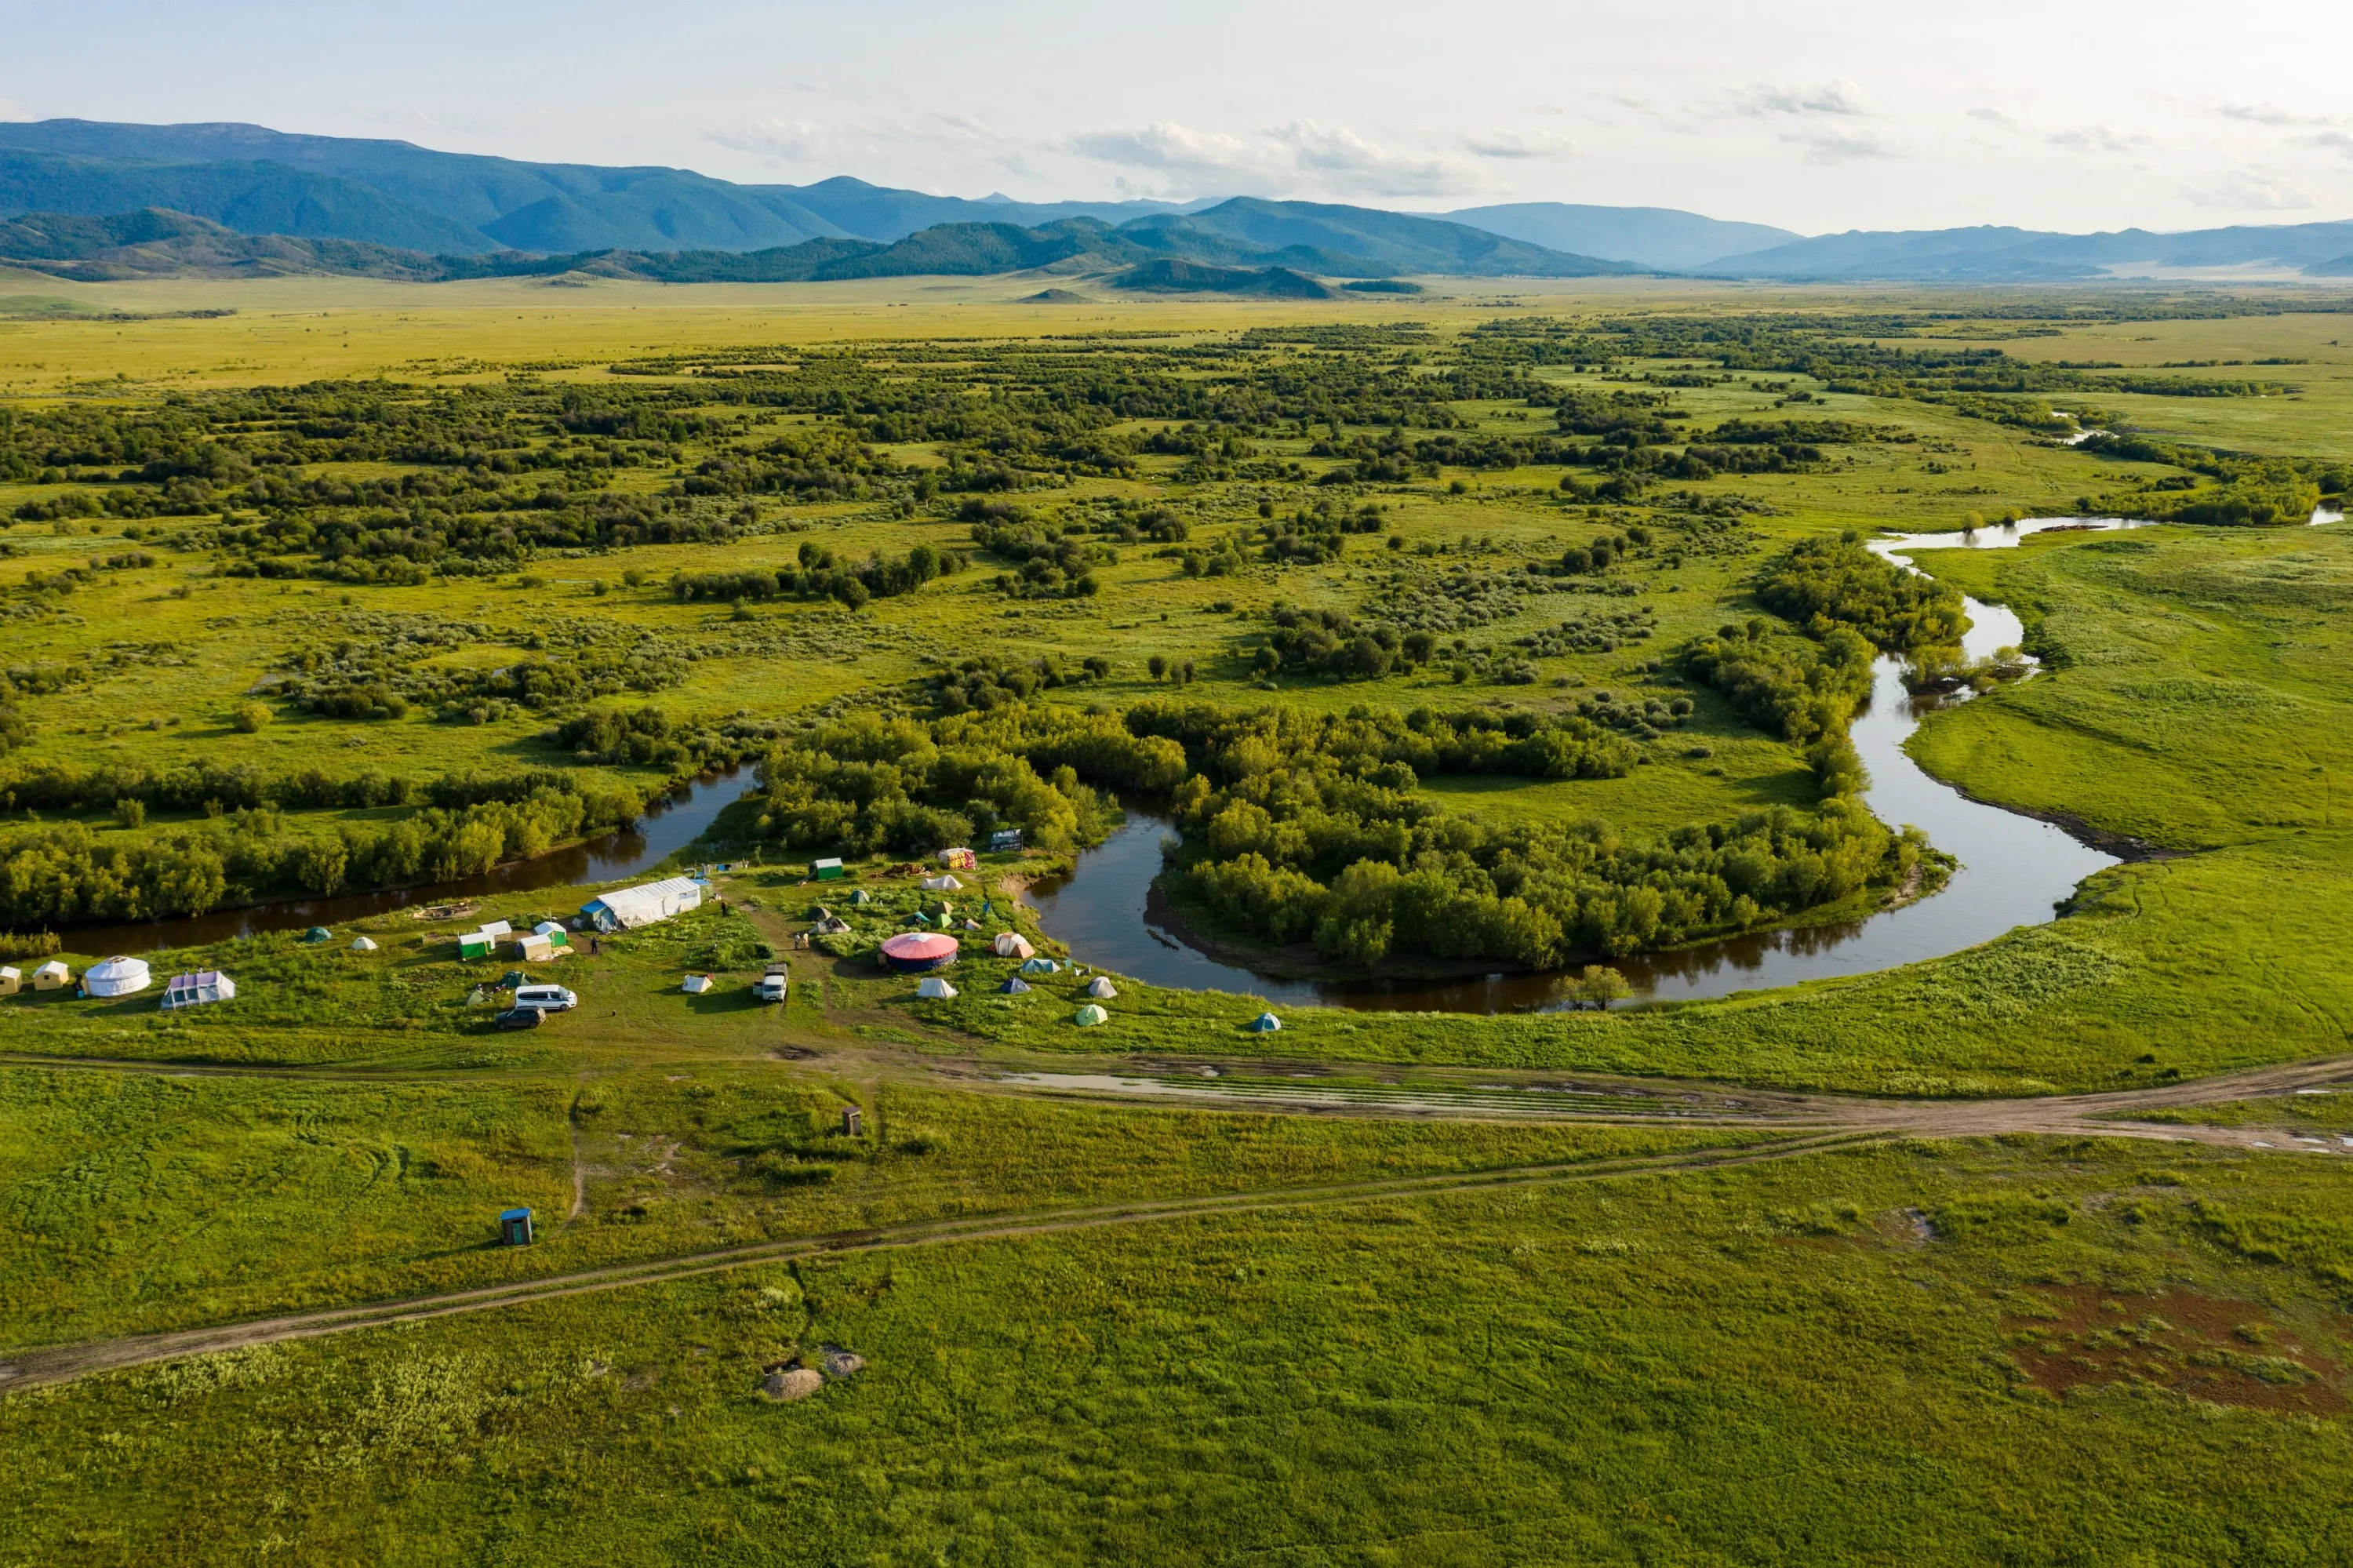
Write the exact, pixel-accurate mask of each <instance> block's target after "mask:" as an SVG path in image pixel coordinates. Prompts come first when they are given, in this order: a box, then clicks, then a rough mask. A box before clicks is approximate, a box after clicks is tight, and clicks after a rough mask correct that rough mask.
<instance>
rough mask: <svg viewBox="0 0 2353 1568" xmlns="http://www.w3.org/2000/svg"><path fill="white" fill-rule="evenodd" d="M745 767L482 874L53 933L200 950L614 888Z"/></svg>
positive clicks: (738, 790)
mask: <svg viewBox="0 0 2353 1568" xmlns="http://www.w3.org/2000/svg"><path fill="white" fill-rule="evenodd" d="M743 771H744V770H743V769H742V768H740V767H738V768H725V769H723V770H722V771H720V772H717V773H706V774H704V775H702V777H701V778H699V779H689V780H688V781H686V782H685V783H682V784H679V785H676V786H673V787H672V789H670V793H669V794H668V795H666V796H664V797H661V798H660V799H659V800H655V801H654V803H653V804H652V805H651V806H650V807H649V808H648V809H647V811H646V814H645V815H644V816H642V817H640V818H638V820H637V821H635V822H633V823H631V824H630V825H629V826H628V827H626V828H622V829H619V830H617V831H616V832H609V833H603V834H599V835H598V836H597V837H596V838H593V839H589V840H587V841H586V842H582V843H576V844H574V845H572V846H571V847H570V848H568V849H561V850H557V851H555V852H554V853H552V854H543V855H540V856H538V857H537V858H536V859H533V860H522V861H516V862H513V863H511V864H508V865H501V866H497V867H494V868H492V869H491V870H490V871H488V872H486V873H484V874H482V875H480V876H470V877H466V878H463V879H462V880H460V881H457V882H439V883H434V884H432V885H428V886H423V887H399V888H394V889H392V890H390V891H388V892H385V893H354V894H347V895H342V896H339V897H333V898H309V899H301V900H297V901H294V902H290V903H281V904H258V905H254V906H251V907H249V908H244V909H216V910H213V911H212V912H210V913H209V914H205V915H186V916H178V917H175V918H173V919H169V920H142V921H138V922H135V923H132V924H129V925H116V926H77V927H71V928H69V929H67V930H64V931H61V932H59V933H58V935H59V936H60V937H61V938H63V939H64V940H65V943H66V945H67V947H68V948H70V949H71V950H72V951H74V952H77V953H150V952H153V951H155V950H156V949H157V948H193V947H201V946H203V945H205V944H206V943H209V942H225V941H227V940H229V939H231V938H237V937H250V936H254V935H257V934H258V933H260V932H263V931H300V930H306V929H308V928H309V927H312V926H327V927H333V926H336V925H339V924H341V923H343V922H345V921H350V920H359V919H364V918H366V917H367V916H371V915H384V914H389V913H390V912H392V911H393V910H396V909H406V908H407V907H408V906H411V905H417V904H443V903H447V902H448V901H450V900H452V899H459V898H482V897H493V896H497V895H503V894H510V893H528V892H531V891H533V890H534V889H537V888H542V887H565V886H577V885H582V884H586V883H596V882H615V881H618V880H619V879H621V878H622V877H626V876H634V875H636V874H638V872H641V871H644V870H646V869H648V868H649V867H651V866H655V865H659V864H660V863H662V862H663V861H665V860H668V859H669V858H670V856H671V855H672V854H674V853H677V852H678V851H679V850H681V849H684V848H685V847H686V846H687V845H688V844H690V843H692V842H694V841H695V840H696V839H697V838H700V837H701V836H702V830H703V829H705V828H707V827H709V826H710V825H711V824H712V821H713V820H714V819H715V818H717V816H718V815H719V813H720V812H721V811H723V810H725V809H726V808H727V807H728V806H729V805H730V804H732V803H733V801H735V800H738V799H740V798H741V797H742V795H743V793H744V784H743Z"/></svg>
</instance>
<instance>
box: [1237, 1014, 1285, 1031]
mask: <svg viewBox="0 0 2353 1568" xmlns="http://www.w3.org/2000/svg"><path fill="white" fill-rule="evenodd" d="M1243 1027H1244V1028H1246V1029H1248V1030H1249V1031H1250V1033H1253V1034H1271V1033H1274V1032H1275V1031H1276V1030H1278V1029H1280V1028H1282V1019H1280V1018H1277V1017H1276V1016H1275V1015H1274V1014H1273V1013H1271V1012H1261V1013H1260V1014H1259V1015H1258V1016H1257V1017H1256V1018H1253V1019H1251V1020H1250V1022H1248V1023H1246V1024H1244V1025H1243Z"/></svg>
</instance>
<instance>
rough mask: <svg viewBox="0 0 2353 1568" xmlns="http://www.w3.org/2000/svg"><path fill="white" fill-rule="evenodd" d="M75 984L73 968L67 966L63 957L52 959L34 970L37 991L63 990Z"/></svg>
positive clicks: (34, 987)
mask: <svg viewBox="0 0 2353 1568" xmlns="http://www.w3.org/2000/svg"><path fill="white" fill-rule="evenodd" d="M71 984H73V970H71V969H68V968H66V966H65V960H64V959H50V960H49V961H48V962H47V963H46V964H43V965H42V966H41V967H40V968H39V969H35V970H34V971H33V989H34V990H35V991H63V990H65V989H66V987H68V986H69V985H71Z"/></svg>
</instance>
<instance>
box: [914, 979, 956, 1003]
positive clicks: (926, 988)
mask: <svg viewBox="0 0 2353 1568" xmlns="http://www.w3.org/2000/svg"><path fill="white" fill-rule="evenodd" d="M955 993H956V988H955V987H954V986H952V985H950V984H948V982H947V981H945V980H942V979H940V977H939V976H937V975H925V976H924V977H923V983H922V984H921V985H919V986H917V987H916V988H915V994H916V995H917V996H920V997H924V998H928V999H929V1000H931V1001H951V1000H953V999H954V998H955Z"/></svg>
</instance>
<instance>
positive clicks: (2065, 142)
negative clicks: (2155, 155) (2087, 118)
mask: <svg viewBox="0 0 2353 1568" xmlns="http://www.w3.org/2000/svg"><path fill="white" fill-rule="evenodd" d="M2041 136H2042V141H2043V142H2044V143H2047V144H2049V145H2051V146H2053V147H2065V148H2069V149H2071V150H2073V151H2075V152H2080V153H2121V154H2140V153H2145V152H2147V151H2148V150H2149V149H2150V148H2151V147H2153V146H2155V145H2156V144H2157V143H2156V140H2155V138H2153V137H2151V136H2150V135H2149V133H2148V132H2146V131H2118V130H2116V129H2114V128H2112V127H2110V126H2106V125H2084V126H2080V127H2078V128H2076V129H2074V130H2072V131H2045V132H2041Z"/></svg>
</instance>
